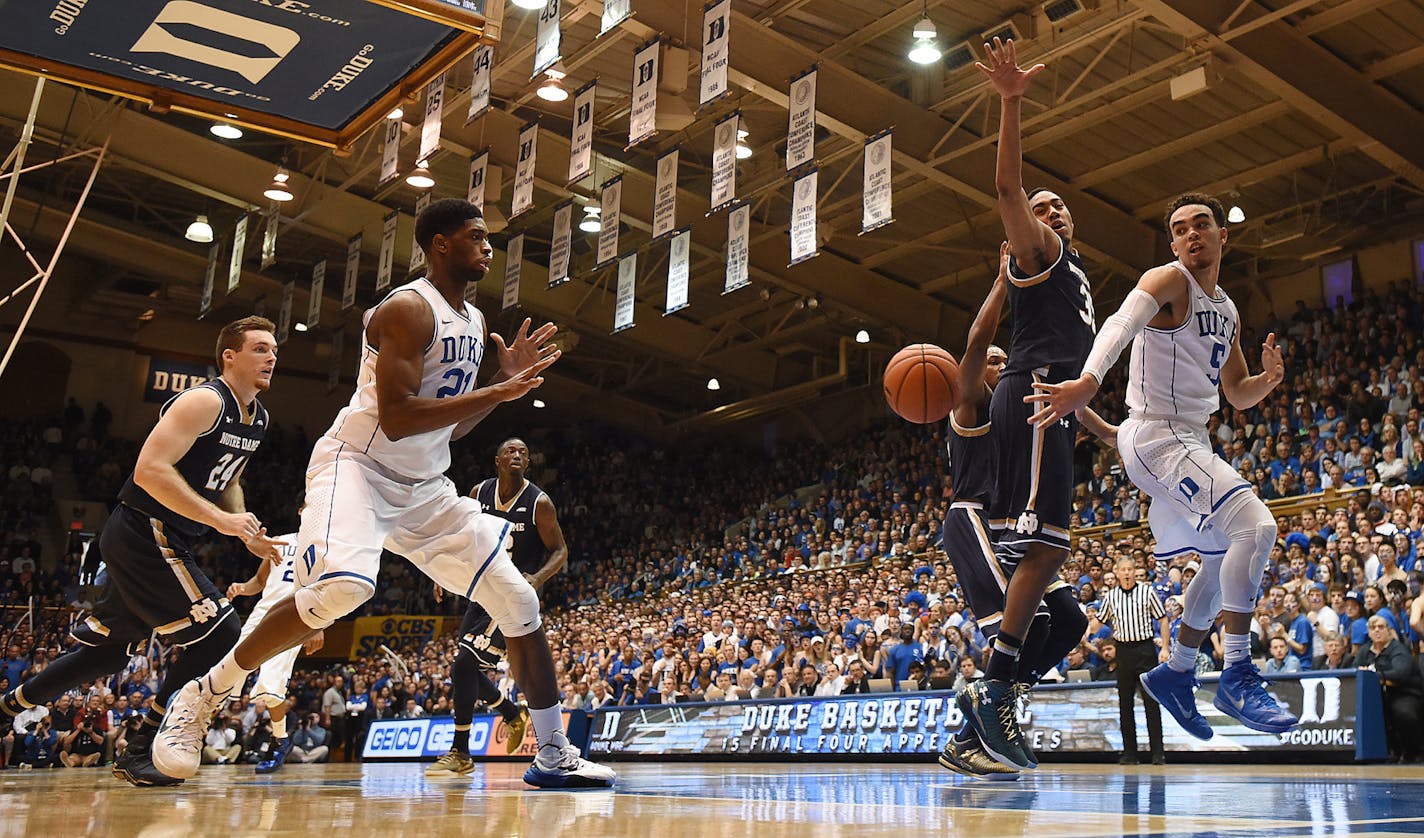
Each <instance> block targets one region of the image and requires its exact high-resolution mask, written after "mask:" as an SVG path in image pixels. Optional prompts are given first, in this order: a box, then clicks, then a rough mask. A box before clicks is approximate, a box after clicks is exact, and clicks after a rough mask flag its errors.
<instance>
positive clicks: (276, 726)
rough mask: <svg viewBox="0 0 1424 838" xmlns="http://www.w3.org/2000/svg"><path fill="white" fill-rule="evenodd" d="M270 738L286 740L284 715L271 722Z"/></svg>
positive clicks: (285, 719) (285, 718)
mask: <svg viewBox="0 0 1424 838" xmlns="http://www.w3.org/2000/svg"><path fill="white" fill-rule="evenodd" d="M272 736H273V738H275V739H286V738H287V717H286V716H285V715H283V716H282V718H280V719H273V720H272Z"/></svg>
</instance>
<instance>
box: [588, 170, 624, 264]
mask: <svg viewBox="0 0 1424 838" xmlns="http://www.w3.org/2000/svg"><path fill="white" fill-rule="evenodd" d="M598 203H599V219H598V220H599V228H598V258H597V260H596V264H595V265H594V267H598V268H601V267H603V266H604V265H607V264H608V263H609V262H612V261H613V260H614V259H617V258H618V225H619V222H620V215H621V213H622V208H623V176H622V175H618V176H617V177H614V178H611V179H609V180H608V182H606V183H604V184H603V194H602V195H601V196H600V198H599V202H598Z"/></svg>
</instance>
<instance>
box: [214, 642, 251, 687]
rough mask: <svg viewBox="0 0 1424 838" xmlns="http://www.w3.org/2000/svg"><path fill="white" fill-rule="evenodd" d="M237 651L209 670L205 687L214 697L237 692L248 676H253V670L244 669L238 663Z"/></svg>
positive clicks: (230, 653) (229, 653)
mask: <svg viewBox="0 0 1424 838" xmlns="http://www.w3.org/2000/svg"><path fill="white" fill-rule="evenodd" d="M236 651H237V650H236V649H234V650H233V651H231V652H228V653H227V654H226V655H225V656H223V659H222V660H220V661H218V665H217V666H215V667H213V668H212V669H210V670H208V674H207V677H206V678H205V679H204V682H203V686H205V687H207V688H208V689H209V690H211V691H212V693H213V695H218V694H220V693H224V692H228V691H230V690H235V689H237V688H238V687H239V686H241V685H242V682H243V681H246V680H247V676H248V675H251V674H252V670H250V669H243V668H242V667H241V666H239V665H238V663H237V658H236V656H235V655H236Z"/></svg>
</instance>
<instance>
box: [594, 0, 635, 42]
mask: <svg viewBox="0 0 1424 838" xmlns="http://www.w3.org/2000/svg"><path fill="white" fill-rule="evenodd" d="M632 13H633V0H603V21H602V24H603V25H602V26H600V27H599V29H598V34H600V35H602V34H604V33H606V32H607V31H608V30H610V29H612V28H613V27H615V26H617V25H618V24H620V23H622V22H623V21H625V20H627V19H628V16H629V15H631V14H632Z"/></svg>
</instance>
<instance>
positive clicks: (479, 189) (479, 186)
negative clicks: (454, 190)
mask: <svg viewBox="0 0 1424 838" xmlns="http://www.w3.org/2000/svg"><path fill="white" fill-rule="evenodd" d="M488 168H489V149H485V150H484V151H481V152H480V153H479V154H476V155H475V156H474V157H473V158H471V159H470V186H469V188H468V189H466V190H465V200H467V201H469V202H470V203H472V204H474V205H475V206H477V207H479V208H480V212H484V210H485V170H486V169H488Z"/></svg>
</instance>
